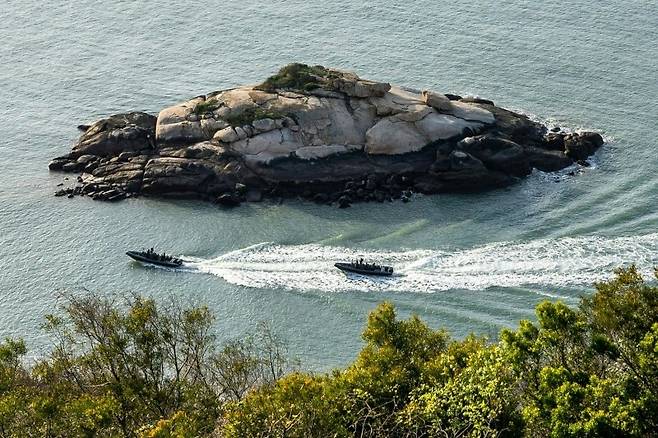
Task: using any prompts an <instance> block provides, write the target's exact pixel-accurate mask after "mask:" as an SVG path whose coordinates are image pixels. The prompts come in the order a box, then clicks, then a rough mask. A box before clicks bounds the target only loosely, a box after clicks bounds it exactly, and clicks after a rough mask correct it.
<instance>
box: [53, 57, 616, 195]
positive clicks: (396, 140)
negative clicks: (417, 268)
mask: <svg viewBox="0 0 658 438" xmlns="http://www.w3.org/2000/svg"><path fill="white" fill-rule="evenodd" d="M79 129H80V130H81V131H83V134H82V135H81V137H80V138H79V140H78V141H77V143H75V145H74V146H73V149H72V150H71V152H70V153H69V154H67V155H65V156H62V157H58V158H55V159H54V160H52V161H51V162H50V164H49V168H50V170H53V171H63V172H72V173H78V174H80V176H79V177H78V178H77V185H75V186H74V187H69V188H65V189H61V190H59V191H57V192H56V193H55V195H56V196H69V197H72V196H75V195H84V196H89V197H91V198H92V199H97V200H105V201H117V200H120V199H124V198H127V197H134V196H140V195H145V196H160V197H164V196H168V197H179V198H200V199H205V200H209V201H213V202H217V203H218V204H221V205H225V206H236V205H239V204H240V203H241V202H257V201H260V200H262V199H263V198H276V199H280V198H289V197H301V198H304V199H308V200H312V201H315V202H318V203H323V204H335V205H338V206H339V207H348V206H349V205H350V204H351V203H354V202H360V201H378V202H384V201H386V200H392V199H402V200H403V201H405V200H408V198H409V196H410V195H411V194H412V193H414V192H419V193H426V194H432V193H440V192H479V191H484V190H490V189H493V188H497V187H503V186H507V185H509V184H513V183H514V182H515V181H517V180H519V179H520V178H522V177H524V176H527V175H528V174H530V172H531V171H532V169H533V168H536V169H539V170H542V171H547V172H552V171H557V170H560V169H563V168H565V167H568V166H571V165H572V164H574V163H579V164H580V165H587V162H586V161H585V160H586V159H587V158H588V157H589V156H590V155H592V154H593V153H594V152H595V151H596V150H597V149H598V148H599V147H600V146H601V145H602V144H603V139H602V138H601V136H600V135H599V134H597V133H593V132H580V133H567V132H561V131H559V130H555V132H549V131H548V129H547V128H546V126H544V125H542V124H540V123H537V122H535V121H532V120H530V119H529V118H528V117H526V116H525V115H522V114H517V113H514V112H512V111H509V110H506V109H503V108H500V107H497V106H496V105H495V104H494V103H493V102H491V101H489V100H484V99H476V98H462V97H460V96H456V95H451V94H441V93H438V92H433V91H427V90H425V91H418V90H411V89H407V88H403V87H397V86H392V85H390V84H388V83H384V82H375V81H369V80H365V79H361V78H359V77H358V76H357V75H355V74H354V73H351V72H345V71H341V70H336V69H329V68H324V67H321V66H314V67H309V66H306V65H303V64H291V65H288V66H286V67H284V68H282V69H281V70H280V71H279V73H278V74H277V75H275V76H272V77H270V78H268V79H267V80H266V81H265V82H263V83H262V84H259V85H254V86H243V87H239V88H234V89H229V90H223V91H216V92H213V93H210V94H208V95H205V96H198V97H195V98H194V99H191V100H188V101H186V102H183V103H180V104H178V105H175V106H172V107H169V108H165V109H163V110H162V111H160V113H159V114H158V115H157V117H156V116H154V115H150V114H146V113H142V112H131V113H124V114H117V115H113V116H110V117H108V118H106V119H102V120H98V121H97V122H95V123H93V124H92V125H89V126H87V125H81V126H79Z"/></svg>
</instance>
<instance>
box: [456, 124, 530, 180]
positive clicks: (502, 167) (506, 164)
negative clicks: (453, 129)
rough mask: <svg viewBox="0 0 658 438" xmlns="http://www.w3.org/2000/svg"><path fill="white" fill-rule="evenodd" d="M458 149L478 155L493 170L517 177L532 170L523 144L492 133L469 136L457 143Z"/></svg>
mask: <svg viewBox="0 0 658 438" xmlns="http://www.w3.org/2000/svg"><path fill="white" fill-rule="evenodd" d="M457 149H459V150H462V151H465V152H467V153H469V154H471V155H473V156H474V157H477V158H478V159H479V160H480V161H482V163H484V165H485V166H487V168H489V169H492V170H498V171H501V172H504V173H508V174H510V175H513V176H517V177H520V176H525V175H528V174H529V173H530V172H531V171H532V168H531V166H530V161H529V159H528V156H527V154H526V152H525V150H524V148H523V147H522V146H520V145H518V144H517V143H515V142H513V141H511V140H507V139H504V138H499V137H496V136H493V135H491V134H485V135H479V136H476V137H467V138H465V139H463V140H461V141H460V142H459V143H457Z"/></svg>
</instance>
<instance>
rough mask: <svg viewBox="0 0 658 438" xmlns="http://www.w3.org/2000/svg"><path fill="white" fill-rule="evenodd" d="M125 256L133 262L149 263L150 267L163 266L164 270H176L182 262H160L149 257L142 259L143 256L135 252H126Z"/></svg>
mask: <svg viewBox="0 0 658 438" xmlns="http://www.w3.org/2000/svg"><path fill="white" fill-rule="evenodd" d="M126 255H127V256H128V257H130V258H131V259H133V260H137V261H138V262H142V263H149V264H151V265H158V266H164V267H166V268H178V267H180V266H181V265H182V264H183V262H182V261H178V262H174V261H171V262H166V261H162V260H156V259H151V258H149V257H144V256H143V255H141V254H140V253H138V252H136V251H128V252H126Z"/></svg>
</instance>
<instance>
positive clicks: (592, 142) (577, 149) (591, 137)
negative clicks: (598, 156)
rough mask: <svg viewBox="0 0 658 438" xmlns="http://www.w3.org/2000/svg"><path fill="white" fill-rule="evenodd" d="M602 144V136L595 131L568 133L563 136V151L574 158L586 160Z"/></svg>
mask: <svg viewBox="0 0 658 438" xmlns="http://www.w3.org/2000/svg"><path fill="white" fill-rule="evenodd" d="M602 145H603V137H601V135H600V134H597V133H596V132H581V133H578V134H568V135H566V136H565V137H564V151H565V153H566V154H567V156H569V157H570V158H572V159H574V160H586V159H587V157H589V156H590V155H592V154H593V153H594V152H596V150H597V149H598V148H600V147H601V146H602Z"/></svg>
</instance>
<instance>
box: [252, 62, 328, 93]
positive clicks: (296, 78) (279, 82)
mask: <svg viewBox="0 0 658 438" xmlns="http://www.w3.org/2000/svg"><path fill="white" fill-rule="evenodd" d="M338 76H339V74H338V73H337V72H334V71H332V70H328V69H326V68H325V67H323V66H321V65H315V66H308V65H306V64H300V63H293V64H288V65H286V66H285V67H282V68H281V69H280V70H279V72H278V73H277V74H275V75H274V76H270V77H269V78H267V79H266V80H265V82H263V83H262V84H260V85H258V86H257V87H256V88H257V89H259V90H263V91H270V92H271V91H274V90H277V89H283V90H297V91H310V90H313V89H315V88H323V87H324V88H326V87H327V85H329V83H330V82H329V81H328V79H333V78H337V77H338Z"/></svg>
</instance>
